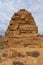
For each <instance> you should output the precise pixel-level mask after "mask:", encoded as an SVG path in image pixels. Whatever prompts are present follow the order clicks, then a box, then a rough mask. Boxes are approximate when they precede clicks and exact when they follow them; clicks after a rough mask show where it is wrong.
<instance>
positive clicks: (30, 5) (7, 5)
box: [0, 0, 43, 35]
mask: <svg viewBox="0 0 43 65" xmlns="http://www.w3.org/2000/svg"><path fill="white" fill-rule="evenodd" d="M20 9H26V10H28V11H30V12H31V13H32V16H33V17H34V19H35V22H36V25H37V26H38V30H39V31H38V32H39V34H43V0H0V35H4V33H5V31H6V30H7V28H8V25H9V22H10V20H11V17H12V16H13V14H14V13H15V12H17V11H18V10H20Z"/></svg>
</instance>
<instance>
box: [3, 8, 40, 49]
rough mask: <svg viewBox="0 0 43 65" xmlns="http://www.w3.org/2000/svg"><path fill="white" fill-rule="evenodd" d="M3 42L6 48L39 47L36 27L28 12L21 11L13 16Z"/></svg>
mask: <svg viewBox="0 0 43 65" xmlns="http://www.w3.org/2000/svg"><path fill="white" fill-rule="evenodd" d="M4 42H5V44H6V45H7V46H15V47H29V48H37V47H38V48H39V47H41V41H40V36H39V34H38V27H37V26H36V23H35V21H34V18H33V16H32V15H31V13H30V12H28V11H27V10H25V9H21V10H20V11H18V12H17V13H15V14H14V15H13V17H12V18H11V21H10V24H9V26H8V29H7V31H6V32H5V38H4Z"/></svg>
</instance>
